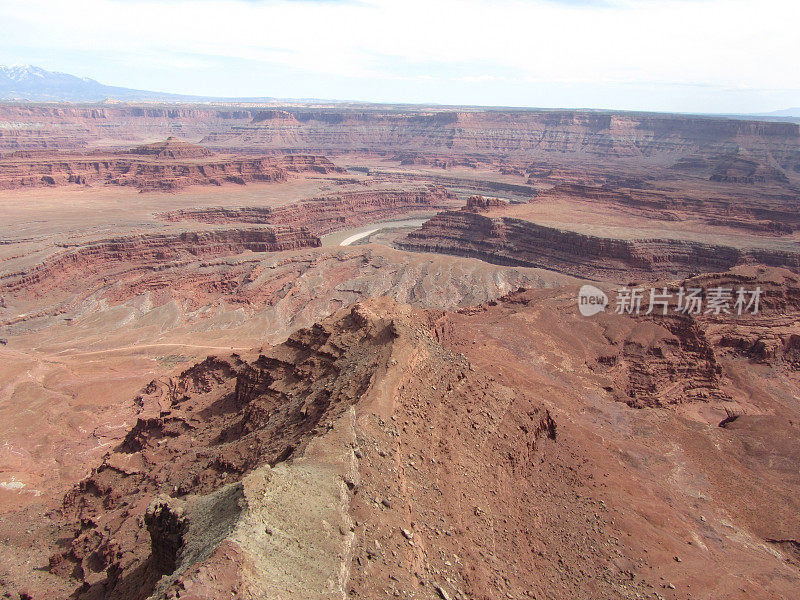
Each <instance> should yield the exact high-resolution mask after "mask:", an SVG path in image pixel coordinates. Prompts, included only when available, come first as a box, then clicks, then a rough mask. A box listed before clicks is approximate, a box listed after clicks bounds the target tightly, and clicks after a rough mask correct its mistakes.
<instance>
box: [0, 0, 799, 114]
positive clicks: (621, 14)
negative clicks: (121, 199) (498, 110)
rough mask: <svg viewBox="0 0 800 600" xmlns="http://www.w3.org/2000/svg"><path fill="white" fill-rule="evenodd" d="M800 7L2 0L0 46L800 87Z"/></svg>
mask: <svg viewBox="0 0 800 600" xmlns="http://www.w3.org/2000/svg"><path fill="white" fill-rule="evenodd" d="M43 15H46V16H47V18H43ZM798 16H800V9H798V7H797V4H796V2H795V1H794V0H761V1H759V2H758V3H755V2H753V1H752V0H693V1H692V0H644V1H633V0H618V1H610V2H605V3H601V2H569V1H567V2H563V1H562V2H548V1H544V0H527V1H525V0H500V1H494V2H490V1H488V0H442V1H434V0H426V1H422V0H402V1H389V0H364V1H361V2H335V1H334V2H285V1H263V2H253V1H250V2H247V1H242V0H205V1H199V2H198V1H195V2H188V1H182V0H174V1H169V2H165V1H162V2H156V1H149V0H74V1H72V2H62V1H48V0H4V1H3V3H2V6H0V39H2V42H0V52H5V53H10V52H12V51H14V52H15V53H16V54H17V55H21V54H24V53H25V52H26V51H30V52H34V51H35V52H38V55H39V56H41V55H42V53H46V52H52V53H53V57H54V60H53V61H50V62H51V63H52V62H57V57H58V56H59V54H63V55H64V56H69V55H70V53H73V54H80V53H83V55H86V54H88V53H95V56H96V60H97V62H98V63H102V62H103V61H104V60H115V61H117V62H125V63H127V64H130V62H131V57H134V56H135V57H137V60H139V61H140V65H141V69H146V68H148V67H149V68H153V69H164V68H168V67H169V65H174V66H175V68H181V65H186V64H187V61H188V64H189V65H190V68H191V64H193V63H192V61H197V60H199V61H201V62H204V61H205V64H206V65H207V64H208V62H207V61H211V62H213V61H214V60H220V59H223V60H225V61H231V60H242V61H253V62H255V63H266V64H271V65H277V66H279V67H280V68H282V69H293V70H298V71H301V72H305V73H308V76H309V77H315V76H324V77H339V78H347V79H351V80H352V79H355V80H358V79H365V80H367V79H369V80H370V81H373V82H374V81H376V80H381V79H386V80H392V79H394V80H396V79H397V78H405V77H410V78H419V77H433V78H436V79H439V80H441V81H443V82H446V81H449V80H453V81H456V80H458V81H460V82H468V81H469V79H470V78H471V79H472V81H473V84H474V85H476V86H480V85H485V83H486V81H489V80H490V78H502V79H503V80H505V81H515V82H517V83H519V84H525V83H530V82H556V83H561V84H572V83H582V84H592V83H598V84H604V85H606V84H641V85H668V84H669V85H673V84H683V85H696V84H703V85H710V86H717V87H719V88H730V89H746V90H769V89H779V90H800V69H797V68H795V67H794V65H793V64H792V63H793V62H794V61H795V60H796V57H797V56H798V55H800V36H798V35H797V32H796V23H797V22H798V19H797V17H798ZM192 57H195V58H192ZM197 57H204V58H197ZM2 58H3V56H2V54H0V62H3V61H2ZM228 64H231V63H230V62H228ZM64 70H72V71H75V69H69V68H67V67H65V68H64ZM103 72H105V71H103ZM76 74H79V75H83V74H86V75H90V76H92V75H93V73H92V72H88V73H76ZM141 77H142V75H139V78H140V79H141ZM109 83H114V84H119V85H126V83H127V82H126V81H125V80H124V77H120V79H119V80H116V81H109ZM209 92H210V90H209V91H207V92H206V93H209ZM220 93H224V92H220ZM251 93H252V94H254V95H255V94H258V93H259V92H258V91H257V90H253V91H252V92H251ZM430 100H436V98H430ZM447 101H449V99H448V100H447ZM464 101H465V102H468V101H469V99H465V100H464ZM798 103H800V98H799V99H798Z"/></svg>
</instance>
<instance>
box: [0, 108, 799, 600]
mask: <svg viewBox="0 0 800 600" xmlns="http://www.w3.org/2000/svg"><path fill="white" fill-rule="evenodd" d="M798 207H800V130H798V125H797V124H796V123H790V122H759V121H752V120H751V121H748V120H742V119H726V118H723V117H708V116H692V115H666V114H647V113H632V112H622V111H576V110H516V109H480V108H471V107H414V106H389V105H384V106H381V105H366V104H365V105H358V104H345V103H343V104H340V105H336V104H325V103H302V102H297V103H280V102H274V103H267V102H265V103H261V104H260V105H248V104H227V105H226V104H214V105H212V104H205V105H203V104H195V105H192V104H159V103H149V104H135V103H121V102H107V103H97V104H46V103H23V102H17V103H6V104H0V223H1V224H2V225H0V432H2V440H3V445H2V447H0V540H2V543H3V550H2V552H0V590H2V594H3V597H5V598H13V599H15V600H22V599H25V600H31V599H35V600H39V599H50V598H72V599H75V600H89V599H101V598H104V599H105V598H108V599H109V600H145V599H160V598H183V599H192V600H201V599H204V598H207V599H209V600H210V599H212V598H215V599H216V598H222V597H237V598H265V597H266V598H277V599H280V598H287V599H288V598H299V597H302V598H306V597H307V598H330V599H333V598H337V599H341V598H367V599H371V598H385V597H397V598H418V599H424V600H433V599H439V600H442V599H444V600H455V599H458V600H467V599H481V600H484V599H485V600H494V599H496V598H512V599H523V598H550V599H555V600H558V599H572V598H586V599H587V600H588V599H590V598H621V599H631V600H633V599H639V598H661V599H669V600H678V599H686V598H698V599H700V598H723V597H724V598H730V599H742V600H744V599H750V598H765V599H775V600H778V599H782V598H790V597H792V595H793V594H794V592H795V590H796V589H797V588H798V585H799V584H800V570H798V569H799V568H800V560H798V553H797V548H798V547H800V519H798V515H800V506H798V500H797V498H798V489H800V480H798V477H797V468H796V467H797V463H798V460H800V431H798V422H800V408H798V403H797V398H798V397H800V328H799V327H800V326H799V325H798V324H799V323H800V231H798V229H799V228H800V208H798ZM587 285H591V286H592V289H594V290H595V292H594V293H595V294H601V295H602V296H603V297H604V298H605V300H604V302H605V304H604V306H605V310H602V309H601V310H600V311H599V312H598V313H596V314H594V315H593V316H584V315H583V314H581V312H580V311H579V304H578V303H579V300H578V298H579V294H580V293H581V290H582V289H584V287H585V286H587ZM631 288H636V289H639V288H641V291H643V293H644V295H643V298H642V306H643V308H646V307H647V304H648V300H651V299H652V298H653V295H654V294H656V293H661V294H663V295H668V296H669V297H670V301H669V302H668V303H667V304H666V305H665V306H664V310H663V312H662V311H661V310H656V311H653V310H650V311H647V310H642V311H641V312H640V313H634V312H633V311H625V310H620V309H619V307H620V306H621V305H622V302H623V297H624V294H625V290H626V289H627V290H628V291H630V289H631ZM687 289H689V290H701V291H702V293H701V299H702V300H703V301H704V302H705V304H704V309H705V308H706V307H707V306H708V302H710V299H711V297H712V290H715V289H716V290H720V289H721V290H730V293H731V294H734V295H735V293H736V290H739V289H743V290H747V291H753V290H756V289H757V290H758V298H759V304H758V305H757V310H755V311H753V310H748V311H743V312H742V311H740V312H737V311H736V310H735V309H734V307H733V305H732V302H731V305H729V306H727V308H726V310H720V311H713V310H700V311H696V312H692V311H686V310H683V309H681V307H679V306H678V305H677V301H676V298H678V297H681V296H680V290H687ZM751 308H752V307H751Z"/></svg>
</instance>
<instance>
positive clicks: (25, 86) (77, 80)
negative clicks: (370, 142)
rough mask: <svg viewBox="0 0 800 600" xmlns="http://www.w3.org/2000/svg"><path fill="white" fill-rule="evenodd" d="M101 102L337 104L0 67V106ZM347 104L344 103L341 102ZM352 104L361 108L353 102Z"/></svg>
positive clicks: (791, 113)
mask: <svg viewBox="0 0 800 600" xmlns="http://www.w3.org/2000/svg"><path fill="white" fill-rule="evenodd" d="M13 100H19V101H24V100H28V101H33V102H102V101H104V100H118V101H124V102H256V103H257V102H274V101H276V100H283V101H288V100H291V101H293V102H325V103H329V102H330V103H337V104H338V103H340V102H341V101H337V100H321V99H319V98H292V99H289V98H274V97H261V98H225V97H219V96H190V95H186V94H167V93H164V92H152V91H148V90H135V89H131V88H124V87H116V86H111V85H103V84H102V83H100V82H98V81H95V80H94V79H89V78H88V77H76V76H75V75H70V74H68V73H59V72H57V71H47V70H45V69H42V68H40V67H35V66H33V65H15V66H11V67H4V66H2V65H0V102H2V101H13ZM342 103H346V102H342ZM355 104H362V103H360V102H356V103H355ZM722 116H728V117H731V118H739V119H741V118H745V119H764V120H781V121H785V120H788V121H800V107H798V108H787V109H784V110H777V111H774V112H768V113H757V114H735V115H734V114H731V115H722Z"/></svg>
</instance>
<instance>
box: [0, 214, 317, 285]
mask: <svg viewBox="0 0 800 600" xmlns="http://www.w3.org/2000/svg"><path fill="white" fill-rule="evenodd" d="M319 245H320V240H319V238H318V237H317V236H315V235H312V234H311V233H309V232H308V231H307V230H306V229H305V228H302V227H275V228H263V229H229V230H212V231H198V232H185V233H180V234H151V235H145V234H143V235H137V236H130V237H122V238H114V239H107V240H99V241H96V242H90V243H86V244H81V245H77V246H74V247H71V248H68V249H65V250H61V251H59V252H57V253H56V254H54V255H53V256H51V257H49V258H47V259H46V260H44V261H43V262H41V263H39V264H38V265H35V266H33V267H31V268H29V269H26V270H25V271H21V272H16V273H4V274H3V275H2V276H0V290H3V291H4V292H13V291H15V290H21V289H24V288H26V287H29V286H33V285H34V284H37V283H40V282H42V281H43V280H58V281H65V280H66V281H69V280H70V278H71V277H72V276H73V275H74V274H75V273H76V272H85V271H87V270H89V271H91V270H96V269H98V268H101V267H102V268H106V269H109V268H110V269H112V270H113V269H114V267H115V266H116V267H119V268H121V269H123V270H127V271H131V270H142V269H145V270H148V269H153V268H158V266H159V265H164V264H167V263H169V262H173V261H175V260H178V259H181V258H183V259H191V258H197V257H201V256H219V255H225V254H228V255H232V254H240V253H242V252H245V251H250V252H277V251H280V250H294V249H297V248H309V247H312V248H313V247H317V246H319Z"/></svg>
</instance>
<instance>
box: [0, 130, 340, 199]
mask: <svg viewBox="0 0 800 600" xmlns="http://www.w3.org/2000/svg"><path fill="white" fill-rule="evenodd" d="M342 171H343V169H341V168H339V167H336V166H335V165H334V164H333V163H332V162H331V161H330V160H328V159H327V158H325V157H322V156H305V155H286V156H277V157H260V158H244V157H235V156H234V157H231V156H227V157H220V156H215V155H214V153H213V152H211V151H210V150H208V149H206V148H204V147H202V146H197V145H194V144H187V143H185V142H181V141H179V140H176V139H174V138H170V139H168V140H167V141H165V142H160V143H155V144H149V145H146V146H141V147H138V148H134V149H132V150H130V151H128V152H120V153H102V152H92V153H86V154H69V153H63V152H33V153H32V152H29V151H18V152H14V153H12V154H11V155H10V156H8V157H5V158H3V159H0V189H15V188H26V187H53V186H62V185H70V184H79V185H113V186H130V187H133V188H136V189H138V190H141V191H152V190H160V191H177V190H180V189H182V188H185V187H188V186H191V185H223V184H226V183H233V184H239V185H244V184H246V183H252V182H281V181H286V180H287V179H288V178H289V177H291V174H292V173H302V172H310V173H321V174H326V173H341V172H342Z"/></svg>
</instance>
